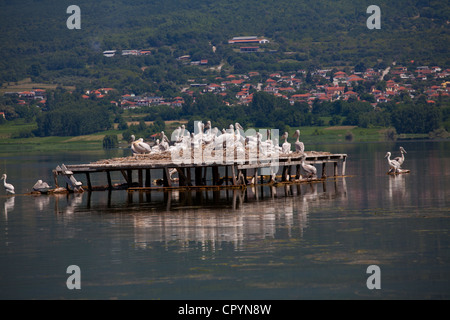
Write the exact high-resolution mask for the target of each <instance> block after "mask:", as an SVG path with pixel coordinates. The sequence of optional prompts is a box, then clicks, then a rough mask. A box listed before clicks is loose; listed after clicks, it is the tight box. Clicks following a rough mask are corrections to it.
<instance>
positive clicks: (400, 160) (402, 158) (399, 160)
mask: <svg viewBox="0 0 450 320" xmlns="http://www.w3.org/2000/svg"><path fill="white" fill-rule="evenodd" d="M400 152H401V154H402V156H401V157H395V158H394V160H395V161H397V162H398V163H399V164H400V165H402V164H403V162H405V155H404V154H405V153H407V152H406V151H405V149H403V147H400Z"/></svg>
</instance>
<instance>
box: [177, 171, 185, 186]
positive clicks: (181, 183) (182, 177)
mask: <svg viewBox="0 0 450 320" xmlns="http://www.w3.org/2000/svg"><path fill="white" fill-rule="evenodd" d="M177 172H178V177H179V182H178V185H179V186H186V185H187V178H186V175H185V174H184V168H177Z"/></svg>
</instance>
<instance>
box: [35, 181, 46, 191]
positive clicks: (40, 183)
mask: <svg viewBox="0 0 450 320" xmlns="http://www.w3.org/2000/svg"><path fill="white" fill-rule="evenodd" d="M48 189H50V186H49V185H48V183H47V182H43V181H42V180H38V181H37V182H36V183H35V184H34V186H33V190H34V191H41V192H46V191H48Z"/></svg>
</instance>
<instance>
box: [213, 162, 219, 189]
mask: <svg viewBox="0 0 450 320" xmlns="http://www.w3.org/2000/svg"><path fill="white" fill-rule="evenodd" d="M211 168H212V178H213V186H217V185H219V167H218V166H213V167H211Z"/></svg>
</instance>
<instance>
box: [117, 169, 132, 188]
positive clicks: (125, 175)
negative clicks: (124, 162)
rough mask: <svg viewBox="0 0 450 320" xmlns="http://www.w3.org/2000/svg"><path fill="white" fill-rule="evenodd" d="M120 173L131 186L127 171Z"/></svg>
mask: <svg viewBox="0 0 450 320" xmlns="http://www.w3.org/2000/svg"><path fill="white" fill-rule="evenodd" d="M120 172H121V173H122V176H123V177H124V179H125V181H126V182H127V184H128V186H131V183H130V180H129V179H128V175H127V173H126V172H125V170H120Z"/></svg>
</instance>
